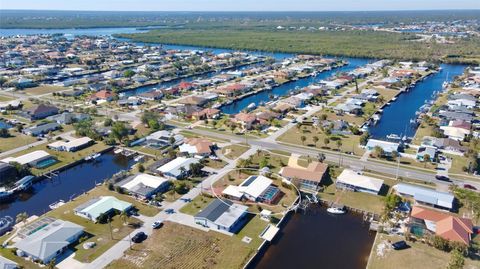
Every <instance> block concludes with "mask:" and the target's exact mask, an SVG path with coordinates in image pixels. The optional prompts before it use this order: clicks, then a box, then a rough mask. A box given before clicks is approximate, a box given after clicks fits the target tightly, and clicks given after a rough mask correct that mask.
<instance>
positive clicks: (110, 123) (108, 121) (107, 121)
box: [103, 118, 113, 127]
mask: <svg viewBox="0 0 480 269" xmlns="http://www.w3.org/2000/svg"><path fill="white" fill-rule="evenodd" d="M112 123H113V120H112V119H110V118H106V119H105V121H104V122H103V126H105V127H108V126H112Z"/></svg>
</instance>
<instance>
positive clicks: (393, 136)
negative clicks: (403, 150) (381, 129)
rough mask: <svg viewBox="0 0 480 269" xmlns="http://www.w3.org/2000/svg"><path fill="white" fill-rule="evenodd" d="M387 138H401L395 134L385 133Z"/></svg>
mask: <svg viewBox="0 0 480 269" xmlns="http://www.w3.org/2000/svg"><path fill="white" fill-rule="evenodd" d="M387 138H388V139H392V140H400V139H401V137H400V136H398V135H397V134H389V135H387Z"/></svg>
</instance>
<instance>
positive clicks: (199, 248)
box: [107, 220, 266, 269]
mask: <svg viewBox="0 0 480 269" xmlns="http://www.w3.org/2000/svg"><path fill="white" fill-rule="evenodd" d="M251 221H252V220H251ZM248 225H249V224H247V226H248ZM265 225H266V224H265ZM247 226H246V227H244V229H245V232H244V233H245V235H248V236H250V237H251V238H252V239H253V240H252V242H250V243H249V244H247V243H244V242H242V241H241V238H239V237H240V235H239V236H227V235H223V234H220V233H217V232H213V231H210V232H204V231H200V230H197V229H194V228H191V227H188V226H183V225H180V224H176V223H171V222H166V223H165V225H164V226H163V227H162V228H160V229H159V230H157V231H155V232H154V233H153V235H151V236H150V238H148V239H147V240H146V241H145V242H144V243H142V244H135V245H134V246H133V250H128V251H127V252H126V254H125V256H124V257H123V258H121V259H119V260H116V261H114V262H112V263H111V264H110V265H109V266H108V267H107V268H109V269H113V268H122V269H136V268H139V269H140V268H164V269H173V268H184V269H190V268H191V269H197V268H219V269H223V268H242V267H243V265H244V264H245V263H246V262H247V261H248V259H249V257H251V256H252V255H253V254H254V253H255V250H256V249H257V248H258V246H259V245H258V240H256V238H258V234H256V233H257V231H258V229H260V228H258V227H257V226H258V225H256V224H255V223H254V224H253V226H254V228H255V229H250V227H247ZM241 235H243V234H241Z"/></svg>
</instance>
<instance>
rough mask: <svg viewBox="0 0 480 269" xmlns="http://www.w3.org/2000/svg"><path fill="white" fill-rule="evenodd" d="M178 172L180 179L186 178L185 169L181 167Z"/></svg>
mask: <svg viewBox="0 0 480 269" xmlns="http://www.w3.org/2000/svg"><path fill="white" fill-rule="evenodd" d="M179 170H180V176H181V177H182V178H184V177H185V176H186V174H187V169H186V168H185V167H183V166H182V167H180V169H179Z"/></svg>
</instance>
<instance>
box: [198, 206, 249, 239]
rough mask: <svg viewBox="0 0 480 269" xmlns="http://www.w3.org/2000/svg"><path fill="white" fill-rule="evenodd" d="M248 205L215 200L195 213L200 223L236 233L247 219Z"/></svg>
mask: <svg viewBox="0 0 480 269" xmlns="http://www.w3.org/2000/svg"><path fill="white" fill-rule="evenodd" d="M247 214H248V207H247V206H244V205H239V204H235V203H233V202H232V201H229V200H220V199H215V200H213V201H212V202H211V203H210V204H209V205H208V206H207V207H206V208H205V209H203V210H202V211H200V212H199V213H198V214H196V215H195V217H194V220H195V223H196V224H198V225H202V226H204V227H208V228H211V229H217V230H222V231H227V232H232V233H235V232H237V231H239V230H240V229H241V226H242V225H243V224H244V222H245V221H246V217H247Z"/></svg>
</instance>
